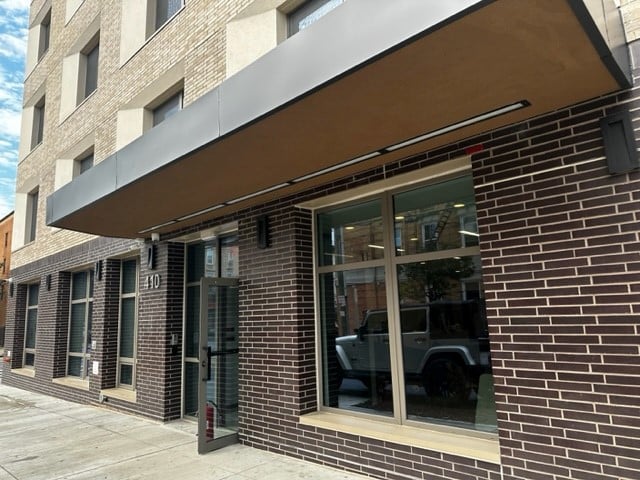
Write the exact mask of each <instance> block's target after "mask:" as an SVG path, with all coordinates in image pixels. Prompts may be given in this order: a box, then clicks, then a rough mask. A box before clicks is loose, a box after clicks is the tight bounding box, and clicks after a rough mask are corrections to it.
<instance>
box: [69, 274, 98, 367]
mask: <svg viewBox="0 0 640 480" xmlns="http://www.w3.org/2000/svg"><path fill="white" fill-rule="evenodd" d="M69 310H70V313H69V345H68V357H67V375H69V376H72V377H79V378H83V379H84V378H87V377H88V375H89V361H90V359H91V317H92V315H93V270H87V271H83V272H76V273H74V274H72V276H71V306H70V309H69Z"/></svg>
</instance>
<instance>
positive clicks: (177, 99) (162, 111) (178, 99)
mask: <svg viewBox="0 0 640 480" xmlns="http://www.w3.org/2000/svg"><path fill="white" fill-rule="evenodd" d="M182 94H183V91H182V90H180V91H179V92H178V93H176V94H174V95H172V96H171V97H169V98H168V99H166V100H164V101H163V102H162V103H161V104H160V105H158V106H157V107H155V108H153V109H151V113H152V115H153V126H154V127H155V126H156V125H159V124H161V123H162V122H164V121H165V120H166V119H167V118H169V117H171V116H172V115H173V114H175V113H177V112H178V111H180V110H182Z"/></svg>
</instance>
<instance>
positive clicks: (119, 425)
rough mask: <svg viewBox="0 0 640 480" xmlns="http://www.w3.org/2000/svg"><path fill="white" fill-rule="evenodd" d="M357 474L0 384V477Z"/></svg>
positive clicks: (276, 479)
mask: <svg viewBox="0 0 640 480" xmlns="http://www.w3.org/2000/svg"><path fill="white" fill-rule="evenodd" d="M187 478H189V479H190V478H193V479H202V480H205V479H206V480H223V479H224V480H287V479H291V480H294V479H295V480H298V479H305V480H358V479H360V480H362V479H364V478H365V477H363V476H360V475H353V474H347V473H344V472H341V471H338V470H334V469H331V468H327V467H323V466H319V465H315V464H313V463H309V462H302V461H299V460H296V459H292V458H287V457H284V456H282V455H277V454H273V453H270V452H265V451H262V450H258V449H255V448H250V447H245V446H242V445H232V446H230V447H226V448H223V449H222V450H218V451H215V452H212V453H209V454H206V455H198V453H197V452H196V438H195V425H194V424H193V423H191V422H186V421H179V422H175V423H173V422H171V423H168V424H162V423H158V422H153V421H151V420H147V419H144V418H139V417H134V416H130V415H125V414H120V413H114V412H112V411H110V410H108V409H106V408H100V407H94V406H86V405H78V404H75V403H70V402H66V401H64V400H59V399H57V398H53V397H48V396H45V395H40V394H37V393H32V392H28V391H24V390H19V389H16V388H12V387H8V386H6V385H1V384H0V480H62V479H65V480H67V479H68V480H138V479H153V480H165V479H167V480H168V479H171V480H175V479H180V480H182V479H187Z"/></svg>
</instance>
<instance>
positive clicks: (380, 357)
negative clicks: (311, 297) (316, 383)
mask: <svg viewBox="0 0 640 480" xmlns="http://www.w3.org/2000/svg"><path fill="white" fill-rule="evenodd" d="M320 285H321V297H322V304H321V325H322V347H323V358H324V362H323V377H324V385H323V387H324V389H323V391H324V404H325V405H326V406H330V407H337V408H342V409H346V410H353V411H366V412H369V413H374V414H380V415H386V414H391V413H392V412H393V402H391V401H390V400H391V394H390V393H389V392H390V391H391V386H392V385H391V357H390V354H389V330H388V324H387V316H386V307H387V301H386V295H387V290H386V286H385V275H384V268H383V267H377V268H365V269H357V270H349V271H346V272H334V273H325V274H323V275H322V276H321V277H320ZM339 357H340V360H339ZM345 362H347V363H348V367H347V368H348V371H349V374H350V378H348V379H345V378H344V377H345ZM349 392H351V393H352V394H350V393H349Z"/></svg>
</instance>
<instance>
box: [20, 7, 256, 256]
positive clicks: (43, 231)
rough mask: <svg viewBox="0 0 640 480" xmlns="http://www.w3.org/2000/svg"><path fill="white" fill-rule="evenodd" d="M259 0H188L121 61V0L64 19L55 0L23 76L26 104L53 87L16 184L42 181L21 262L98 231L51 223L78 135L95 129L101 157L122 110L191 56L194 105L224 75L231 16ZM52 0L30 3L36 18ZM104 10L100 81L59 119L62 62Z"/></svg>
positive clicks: (188, 91)
mask: <svg viewBox="0 0 640 480" xmlns="http://www.w3.org/2000/svg"><path fill="white" fill-rule="evenodd" d="M251 1H252V0H216V1H215V2H211V1H208V0H187V2H186V7H185V9H184V10H183V11H181V12H180V13H179V14H178V15H176V16H175V18H173V19H172V20H171V22H169V23H168V24H167V25H165V26H164V27H163V28H162V30H161V31H159V32H157V34H155V35H153V37H152V38H151V39H150V40H149V41H148V42H147V43H146V44H145V45H144V46H143V47H142V48H141V49H140V50H139V51H138V52H137V53H136V54H135V55H134V56H133V57H132V58H131V59H130V60H129V61H128V62H127V63H126V64H125V65H123V66H120V32H121V25H120V23H121V22H120V19H121V16H122V15H121V13H122V2H121V0H85V1H83V2H82V4H81V5H80V7H79V8H78V10H77V12H76V13H75V15H74V16H73V17H72V18H71V19H70V20H69V22H68V23H65V12H66V3H67V2H66V0H52V2H51V8H52V11H51V31H50V45H49V50H48V51H47V53H46V54H45V55H44V56H43V57H42V59H41V61H40V62H38V64H37V65H36V66H35V67H34V69H33V70H32V71H31V72H28V75H27V77H26V79H25V83H24V99H25V103H26V102H30V101H32V100H34V98H35V95H36V92H39V91H40V90H41V89H42V88H43V86H44V90H45V93H46V114H45V125H44V138H43V142H42V144H41V145H40V146H38V147H36V148H34V149H33V150H32V151H31V152H29V153H28V154H27V155H26V156H25V157H24V158H21V159H20V164H19V166H18V172H17V178H16V188H17V191H18V192H23V193H26V190H25V189H26V185H30V184H31V183H30V182H32V181H34V180H35V182H36V184H37V185H39V193H40V195H39V206H38V218H37V229H36V232H37V233H36V241H35V242H33V243H30V244H28V245H25V246H24V247H23V248H21V249H19V250H18V251H16V252H14V261H15V265H17V266H22V265H26V264H28V263H30V262H32V261H33V260H35V259H38V258H41V257H43V256H46V255H51V254H53V253H55V252H58V251H61V250H64V249H66V248H69V247H71V246H74V245H79V244H81V243H84V242H87V241H89V240H91V239H93V238H94V237H92V236H90V235H86V234H82V233H78V232H72V231H67V230H57V229H54V228H51V227H47V226H46V223H45V217H46V203H45V202H46V198H47V196H49V195H50V194H51V193H52V192H53V191H54V179H55V176H56V175H55V171H56V161H57V160H58V159H59V158H60V155H61V154H62V153H64V152H66V151H67V150H68V149H70V148H71V147H73V146H74V145H76V144H77V143H78V142H79V141H81V140H82V139H84V138H85V137H87V136H88V135H93V138H94V154H95V161H96V163H99V162H100V161H102V160H103V159H104V158H106V157H108V156H109V155H111V154H113V153H114V152H115V151H116V126H117V113H118V111H119V110H120V109H122V108H123V106H124V105H126V104H127V103H128V102H130V101H131V100H132V99H133V98H135V97H136V95H138V94H139V93H140V92H141V91H142V90H143V89H144V88H145V87H147V86H148V85H149V84H151V83H152V82H153V81H154V80H156V79H158V78H159V77H160V76H161V75H162V74H164V73H165V72H166V71H167V70H168V69H169V68H171V67H172V66H174V65H175V64H177V63H178V62H180V61H182V60H184V63H185V78H184V104H185V106H186V105H189V104H190V103H192V102H193V101H195V100H196V99H198V98H199V97H201V96H202V95H203V94H205V93H206V92H208V91H210V90H211V89H212V88H214V87H215V86H217V85H218V84H219V83H220V82H221V81H222V80H224V78H225V73H226V65H225V40H224V39H225V26H226V22H227V21H228V20H229V19H231V18H232V17H233V16H234V15H236V14H237V13H238V12H239V11H240V10H242V9H243V8H245V7H246V6H247V5H248V4H249V3H251ZM44 4H45V1H44V0H35V1H34V2H33V4H32V5H31V19H33V18H34V17H35V16H36V15H37V13H38V12H39V11H40V9H41V7H42V6H43V5H44ZM97 16H99V17H100V42H101V43H102V45H105V46H108V48H102V49H101V50H100V64H99V70H98V88H97V90H96V91H95V92H94V94H92V95H91V96H90V97H88V98H87V99H86V100H85V101H83V102H82V103H81V104H80V105H78V106H77V108H76V109H75V110H74V111H73V113H71V114H70V115H69V116H68V117H67V118H65V119H61V118H60V98H61V93H60V92H61V89H62V88H64V86H63V85H62V62H63V59H64V58H65V57H66V56H67V55H69V53H70V52H71V51H72V49H73V46H74V44H75V43H76V42H77V40H78V38H79V37H80V36H81V35H82V34H83V33H84V32H85V31H86V30H87V29H88V27H89V26H90V25H91V22H92V21H93V20H94V19H95V18H96V17H97Z"/></svg>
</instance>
